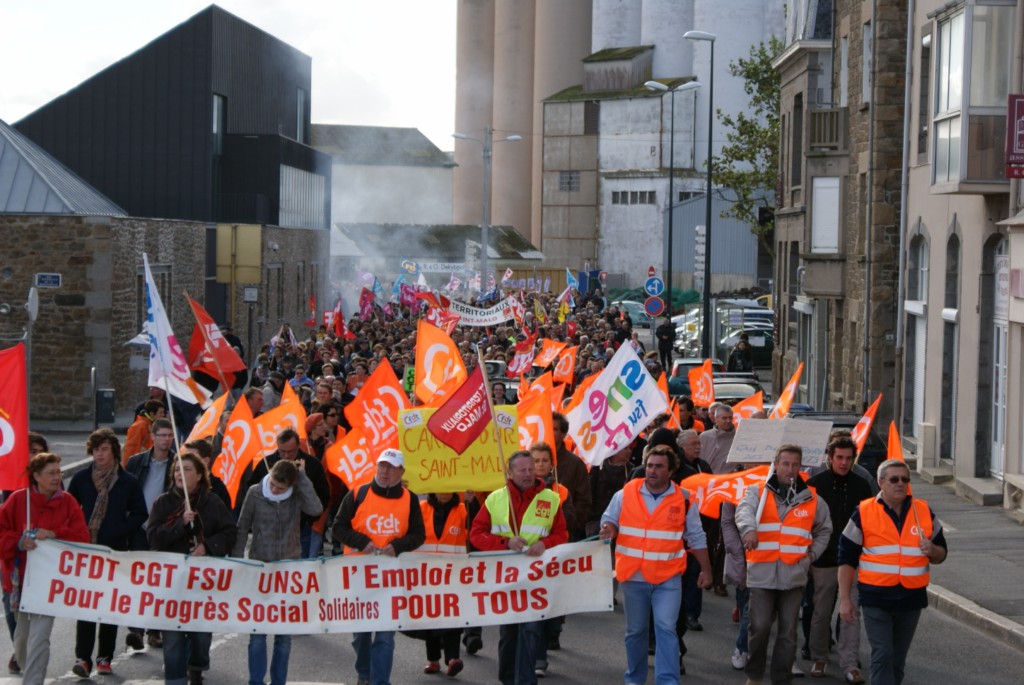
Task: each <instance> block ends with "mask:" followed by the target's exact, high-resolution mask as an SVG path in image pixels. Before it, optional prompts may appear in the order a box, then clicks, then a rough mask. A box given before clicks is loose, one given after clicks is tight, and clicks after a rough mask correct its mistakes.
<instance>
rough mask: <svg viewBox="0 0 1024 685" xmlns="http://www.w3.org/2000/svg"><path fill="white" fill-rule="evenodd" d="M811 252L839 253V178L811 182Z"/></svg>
mask: <svg viewBox="0 0 1024 685" xmlns="http://www.w3.org/2000/svg"><path fill="white" fill-rule="evenodd" d="M811 187H812V190H811V252H817V253H828V254H831V253H836V252H839V177H838V176H815V177H814V178H813V179H812V181H811Z"/></svg>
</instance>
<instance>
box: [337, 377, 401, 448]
mask: <svg viewBox="0 0 1024 685" xmlns="http://www.w3.org/2000/svg"><path fill="white" fill-rule="evenodd" d="M408 408H409V398H408V397H407V396H406V394H405V392H403V391H402V386H401V385H400V384H399V382H398V377H397V376H395V370H394V369H392V368H391V363H390V362H389V361H388V360H387V359H384V360H383V361H381V363H380V365H379V366H378V367H377V368H376V369H375V370H374V372H373V373H372V374H370V377H369V378H368V379H367V380H366V383H365V384H364V385H363V387H361V388H360V389H359V394H358V395H356V398H355V399H354V400H352V402H350V403H349V404H347V405H345V418H346V419H348V422H349V425H351V426H353V427H358V428H360V429H361V430H362V431H363V435H365V436H366V437H368V438H369V439H370V444H371V445H373V446H374V451H373V455H372V456H374V457H376V456H378V455H379V454H380V453H381V452H383V451H384V450H386V449H392V448H393V449H398V412H400V411H401V410H403V409H408Z"/></svg>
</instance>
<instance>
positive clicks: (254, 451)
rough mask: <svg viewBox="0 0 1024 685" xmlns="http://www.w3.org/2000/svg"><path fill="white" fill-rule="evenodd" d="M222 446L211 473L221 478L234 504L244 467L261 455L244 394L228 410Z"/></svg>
mask: <svg viewBox="0 0 1024 685" xmlns="http://www.w3.org/2000/svg"><path fill="white" fill-rule="evenodd" d="M221 445H222V446H221V451H220V456H218V457H217V461H216V462H215V463H214V465H213V475H215V476H217V477H218V478H220V479H221V480H222V481H224V485H226V486H227V489H228V493H229V494H230V495H231V504H234V503H235V498H237V497H238V486H239V485H240V484H241V482H242V474H243V473H245V468H246V467H247V466H249V465H250V464H252V461H253V459H255V458H256V457H258V456H262V450H261V447H260V439H259V436H258V435H257V434H256V429H255V428H254V427H253V425H252V410H251V409H249V403H248V402H246V401H245V397H244V396H243V397H239V398H238V404H236V405H235V409H234V411H232V412H231V418H230V419H228V427H227V429H226V430H225V431H224V440H223V442H222V443H221Z"/></svg>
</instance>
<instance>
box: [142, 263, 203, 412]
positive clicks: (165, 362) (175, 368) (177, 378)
mask: <svg viewBox="0 0 1024 685" xmlns="http://www.w3.org/2000/svg"><path fill="white" fill-rule="evenodd" d="M142 265H143V268H144V269H145V272H146V331H147V332H148V333H149V385H151V386H155V387H157V388H163V389H164V390H166V391H167V392H169V393H170V394H172V395H174V396H175V397H178V398H180V399H183V400H185V401H186V402H190V403H192V404H200V405H202V406H206V404H207V403H209V401H210V393H209V392H207V391H206V390H205V389H203V388H201V387H200V386H199V385H198V384H196V382H195V381H193V380H192V375H191V373H190V372H189V369H188V362H186V361H185V355H184V354H182V351H181V345H179V344H178V339H177V338H175V337H174V331H173V330H171V323H170V321H168V320H167V312H166V311H165V310H164V304H163V302H161V301H160V292H159V291H158V290H157V289H156V283H154V282H153V272H152V271H150V270H149V258H148V257H147V256H146V254H145V253H143V254H142Z"/></svg>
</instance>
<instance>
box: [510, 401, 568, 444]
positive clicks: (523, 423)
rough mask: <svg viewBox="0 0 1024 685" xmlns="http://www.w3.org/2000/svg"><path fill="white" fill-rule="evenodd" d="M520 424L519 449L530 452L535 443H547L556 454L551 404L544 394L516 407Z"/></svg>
mask: <svg viewBox="0 0 1024 685" xmlns="http://www.w3.org/2000/svg"><path fill="white" fill-rule="evenodd" d="M516 419H517V423H518V424H519V449H524V450H528V449H530V445H532V444H533V443H535V442H546V443H547V444H549V445H551V447H552V449H554V450H555V451H556V452H557V451H558V448H557V447H555V438H554V430H553V428H552V423H551V403H550V402H549V401H548V398H547V397H545V396H544V395H543V394H539V395H534V396H533V397H530V398H529V399H526V400H523V401H522V402H520V403H519V404H517V405H516Z"/></svg>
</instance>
